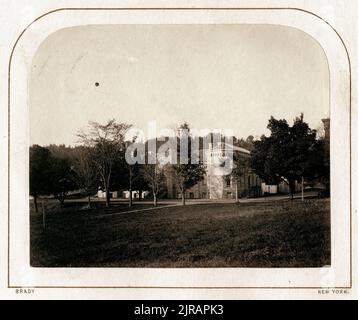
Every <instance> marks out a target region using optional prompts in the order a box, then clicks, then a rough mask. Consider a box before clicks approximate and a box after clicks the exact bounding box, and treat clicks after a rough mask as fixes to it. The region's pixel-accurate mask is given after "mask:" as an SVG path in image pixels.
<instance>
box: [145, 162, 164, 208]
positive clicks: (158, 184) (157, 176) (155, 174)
mask: <svg viewBox="0 0 358 320" xmlns="http://www.w3.org/2000/svg"><path fill="white" fill-rule="evenodd" d="M142 172H143V177H144V179H145V181H146V182H147V183H148V186H149V187H150V188H151V190H152V194H153V205H154V207H156V206H157V197H158V194H159V193H160V192H161V191H162V190H163V189H164V181H165V176H164V171H163V168H162V167H161V166H160V165H159V164H146V165H144V166H143V167H142Z"/></svg>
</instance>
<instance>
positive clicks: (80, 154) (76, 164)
mask: <svg viewBox="0 0 358 320" xmlns="http://www.w3.org/2000/svg"><path fill="white" fill-rule="evenodd" d="M72 169H73V171H74V177H75V179H76V183H77V185H78V187H79V188H81V189H82V190H83V191H84V192H85V194H86V196H87V197H88V208H90V207H91V194H92V193H93V192H94V191H95V190H96V189H97V187H98V173H97V170H96V167H95V165H94V161H93V159H92V149H91V148H89V147H85V146H80V147H76V148H75V150H74V161H73V168H72Z"/></svg>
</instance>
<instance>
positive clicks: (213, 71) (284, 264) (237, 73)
mask: <svg viewBox="0 0 358 320" xmlns="http://www.w3.org/2000/svg"><path fill="white" fill-rule="evenodd" d="M329 77H330V75H329V68H328V62H327V57H326V55H325V52H324V51H323V49H322V47H321V46H320V45H319V43H318V42H317V41H316V40H315V39H314V38H312V37H311V36H310V35H308V34H307V33H305V32H303V31H301V30H298V29H296V28H293V27H288V26H282V25H270V24H211V25H208V24H201V25H199V24H197V25H194V24H186V25H184V24H183V25H180V24H171V25H169V24H157V25H154V24H146V25H144V24H143V25H140V24H131V25H130V24H127V25H126V24H111V25H110V24H108V25H83V26H76V27H68V28H63V29H60V30H58V31H56V32H54V33H52V34H51V35H50V36H48V37H47V38H46V39H45V41H43V42H42V43H41V45H40V46H39V48H38V49H37V51H36V54H35V56H34V58H33V60H32V61H31V63H30V65H29V78H28V92H27V95H28V96H27V101H28V109H29V115H30V122H29V128H30V132H29V133H30V134H29V135H30V137H29V215H30V218H29V219H30V239H29V241H30V247H29V249H30V252H29V256H30V265H31V267H34V268H39V267H41V268H47V267H55V268H56V267H61V268H64V267H65V268H66V267H71V268H75V267H101V268H105V267H111V268H116V267H118V268H226V267H230V268H322V267H329V266H330V265H331V202H330V190H331V188H330V173H331V170H330V78H329Z"/></svg>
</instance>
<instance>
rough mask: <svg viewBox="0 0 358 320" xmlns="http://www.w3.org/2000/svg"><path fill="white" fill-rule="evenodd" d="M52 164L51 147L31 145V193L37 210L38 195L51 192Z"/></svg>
mask: <svg viewBox="0 0 358 320" xmlns="http://www.w3.org/2000/svg"><path fill="white" fill-rule="evenodd" d="M51 165H52V157H51V152H50V150H49V149H47V148H44V147H41V146H39V145H33V146H32V147H30V195H32V196H33V198H34V205H35V211H36V212H38V205H37V199H38V196H40V195H45V194H50V192H51V190H50V185H51V181H50V178H51Z"/></svg>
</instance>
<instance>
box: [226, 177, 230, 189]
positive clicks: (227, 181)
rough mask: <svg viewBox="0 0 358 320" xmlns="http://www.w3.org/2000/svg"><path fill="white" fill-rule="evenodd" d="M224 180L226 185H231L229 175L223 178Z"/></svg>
mask: <svg viewBox="0 0 358 320" xmlns="http://www.w3.org/2000/svg"><path fill="white" fill-rule="evenodd" d="M225 182H226V186H227V187H231V177H230V176H228V177H226V178H225Z"/></svg>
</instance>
